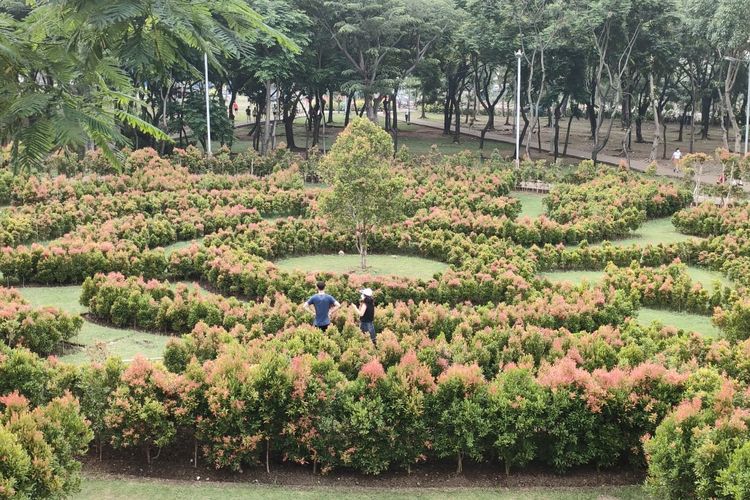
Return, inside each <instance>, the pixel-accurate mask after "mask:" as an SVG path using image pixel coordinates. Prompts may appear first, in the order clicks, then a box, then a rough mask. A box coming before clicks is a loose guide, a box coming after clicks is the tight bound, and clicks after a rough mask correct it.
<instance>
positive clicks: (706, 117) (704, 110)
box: [701, 93, 713, 141]
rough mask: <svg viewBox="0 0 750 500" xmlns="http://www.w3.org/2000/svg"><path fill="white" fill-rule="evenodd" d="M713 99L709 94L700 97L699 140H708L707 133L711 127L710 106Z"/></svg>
mask: <svg viewBox="0 0 750 500" xmlns="http://www.w3.org/2000/svg"><path fill="white" fill-rule="evenodd" d="M712 102H713V99H712V97H711V94H710V93H709V94H708V95H705V94H704V95H703V96H702V97H701V125H702V128H701V140H704V141H705V140H707V139H708V131H709V128H710V127H711V104H712Z"/></svg>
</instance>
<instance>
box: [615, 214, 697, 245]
mask: <svg viewBox="0 0 750 500" xmlns="http://www.w3.org/2000/svg"><path fill="white" fill-rule="evenodd" d="M691 239H698V238H696V237H695V236H689V235H687V234H682V233H680V232H678V231H677V229H676V228H675V227H674V226H673V225H672V219H671V218H669V217H664V218H661V219H653V220H649V221H646V222H645V223H644V224H643V225H642V226H641V227H639V228H638V229H637V230H636V231H635V232H633V233H632V234H631V235H630V236H628V237H627V238H623V239H620V240H615V241H613V242H612V244H613V245H615V246H618V247H624V246H628V245H647V244H649V243H650V244H652V245H658V244H659V243H663V244H665V245H668V244H671V243H679V242H680V241H687V240H691Z"/></svg>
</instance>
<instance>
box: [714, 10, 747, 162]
mask: <svg viewBox="0 0 750 500" xmlns="http://www.w3.org/2000/svg"><path fill="white" fill-rule="evenodd" d="M717 3H718V7H717V8H716V11H715V13H714V16H713V18H712V20H711V23H710V25H709V26H710V34H711V35H710V36H711V40H712V41H713V43H714V45H715V46H716V48H717V51H718V53H719V55H720V56H721V57H722V58H725V61H724V63H725V64H726V69H725V71H724V73H723V74H724V86H723V87H724V88H723V92H720V97H721V98H722V99H723V102H722V104H723V106H722V107H723V109H724V113H725V114H726V116H727V118H728V120H729V122H730V123H731V124H732V129H733V131H734V151H735V152H738V151H739V150H740V136H741V129H740V127H739V125H738V123H737V115H736V110H735V104H734V102H733V101H732V97H733V92H734V84H735V82H736V81H737V75H738V74H739V72H740V67H741V66H742V65H743V64H746V63H747V64H750V59H748V53H749V52H750V23H748V22H747V19H746V16H745V15H743V14H741V13H747V12H750V0H720V1H719V2H717ZM745 98H746V99H747V96H745Z"/></svg>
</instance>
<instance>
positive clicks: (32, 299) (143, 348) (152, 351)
mask: <svg viewBox="0 0 750 500" xmlns="http://www.w3.org/2000/svg"><path fill="white" fill-rule="evenodd" d="M18 290H19V291H20V292H21V294H22V295H23V297H24V298H25V299H26V300H27V301H28V302H29V303H30V304H32V305H33V306H34V307H45V306H52V307H57V308H59V309H62V310H63V311H67V312H69V313H71V314H82V313H85V312H86V308H85V307H84V306H82V305H81V304H80V303H79V302H78V300H79V298H80V296H81V287H80V286H60V287H27V288H19V289H18ZM168 340H169V337H168V336H166V335H157V334H154V333H147V332H139V331H137V330H130V329H126V328H112V327H110V326H103V325H98V324H96V323H92V322H90V321H85V320H84V322H83V327H81V331H80V333H79V334H78V335H76V336H75V337H73V338H72V339H71V342H73V343H76V344H81V345H83V346H84V348H83V349H81V350H76V351H74V352H70V353H65V352H63V353H62V355H61V356H60V359H61V360H62V361H65V362H67V363H74V364H81V363H86V362H88V361H89V354H88V353H87V352H86V348H87V347H93V346H95V345H96V344H97V342H104V343H105V344H106V349H107V352H108V353H109V354H113V355H117V356H120V357H121V358H123V359H124V360H126V361H127V360H131V359H133V358H134V357H135V355H136V354H142V355H143V356H145V357H147V358H151V359H156V358H161V357H162V355H163V353H164V347H165V346H166V344H167V341H168Z"/></svg>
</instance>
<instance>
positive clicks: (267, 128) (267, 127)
mask: <svg viewBox="0 0 750 500" xmlns="http://www.w3.org/2000/svg"><path fill="white" fill-rule="evenodd" d="M270 141H271V80H266V120H265V124H264V126H263V145H262V146H261V148H260V154H261V155H265V154H267V153H268V149H269V144H270Z"/></svg>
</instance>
